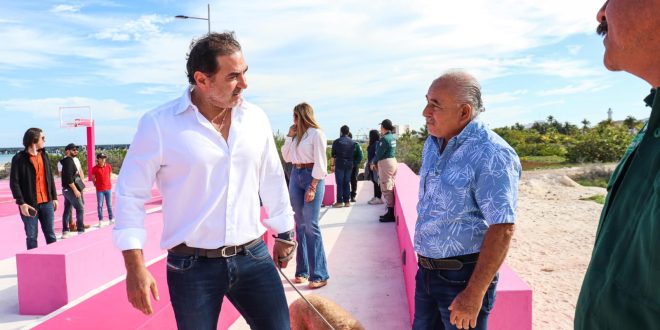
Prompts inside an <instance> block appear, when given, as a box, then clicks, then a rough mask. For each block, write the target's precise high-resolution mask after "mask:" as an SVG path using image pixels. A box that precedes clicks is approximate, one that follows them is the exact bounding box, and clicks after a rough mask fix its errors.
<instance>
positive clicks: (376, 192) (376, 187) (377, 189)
mask: <svg viewBox="0 0 660 330" xmlns="http://www.w3.org/2000/svg"><path fill="white" fill-rule="evenodd" d="M371 182H373V184H374V197H376V198H381V196H383V193H382V192H381V191H380V183H379V182H378V173H377V172H374V171H372V172H371Z"/></svg>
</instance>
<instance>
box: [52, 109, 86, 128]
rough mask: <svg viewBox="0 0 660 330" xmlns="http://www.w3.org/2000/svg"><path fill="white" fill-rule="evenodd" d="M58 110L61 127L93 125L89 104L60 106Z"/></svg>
mask: <svg viewBox="0 0 660 330" xmlns="http://www.w3.org/2000/svg"><path fill="white" fill-rule="evenodd" d="M59 111H60V127H61V128H74V127H80V126H83V127H91V126H94V121H93V120H92V108H91V107H90V106H79V107H60V109H59Z"/></svg>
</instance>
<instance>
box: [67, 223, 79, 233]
mask: <svg viewBox="0 0 660 330" xmlns="http://www.w3.org/2000/svg"><path fill="white" fill-rule="evenodd" d="M77 229H78V228H76V223H75V222H69V230H70V231H76V230H77Z"/></svg>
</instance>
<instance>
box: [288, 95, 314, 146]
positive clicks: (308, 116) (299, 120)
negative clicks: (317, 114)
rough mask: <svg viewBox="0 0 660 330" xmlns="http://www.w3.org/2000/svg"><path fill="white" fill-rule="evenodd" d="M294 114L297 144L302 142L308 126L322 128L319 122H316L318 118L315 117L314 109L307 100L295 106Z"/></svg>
mask: <svg viewBox="0 0 660 330" xmlns="http://www.w3.org/2000/svg"><path fill="white" fill-rule="evenodd" d="M293 115H294V116H295V117H296V118H295V121H296V144H300V141H301V140H302V138H303V135H305V132H307V129H308V128H310V127H314V128H320V126H319V124H317V123H316V119H314V109H312V106H311V105H309V104H307V103H305V102H303V103H300V104H298V105H296V106H295V107H293Z"/></svg>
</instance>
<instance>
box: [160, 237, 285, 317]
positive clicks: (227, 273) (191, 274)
mask: <svg viewBox="0 0 660 330" xmlns="http://www.w3.org/2000/svg"><path fill="white" fill-rule="evenodd" d="M167 285H168V288H169V292H170V300H171V302H172V308H173V309H174V316H175V318H176V324H177V328H178V329H195V330H205V329H216V328H217V326H218V318H219V315H220V309H221V307H222V300H223V298H224V297H225V296H227V298H228V299H229V301H231V303H232V304H233V305H234V306H235V307H236V309H237V310H238V311H239V312H240V313H241V315H242V316H243V318H245V321H247V323H248V324H249V325H250V328H251V329H289V328H290V323H289V309H288V306H287V302H286V297H285V296H284V287H283V286H282V280H281V279H280V277H279V275H278V273H277V270H276V269H275V263H273V259H272V258H271V256H270V254H269V253H268V247H267V246H266V244H265V243H264V242H261V243H260V244H257V245H256V246H254V247H252V248H250V249H249V250H246V251H245V253H241V254H237V255H235V256H233V257H229V258H205V257H197V256H194V255H193V256H180V255H176V254H173V253H171V252H170V253H169V254H168V255H167Z"/></svg>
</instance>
